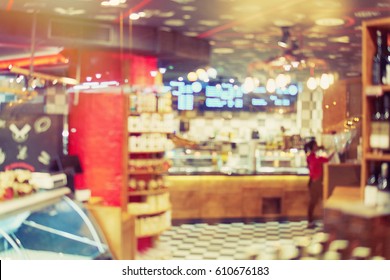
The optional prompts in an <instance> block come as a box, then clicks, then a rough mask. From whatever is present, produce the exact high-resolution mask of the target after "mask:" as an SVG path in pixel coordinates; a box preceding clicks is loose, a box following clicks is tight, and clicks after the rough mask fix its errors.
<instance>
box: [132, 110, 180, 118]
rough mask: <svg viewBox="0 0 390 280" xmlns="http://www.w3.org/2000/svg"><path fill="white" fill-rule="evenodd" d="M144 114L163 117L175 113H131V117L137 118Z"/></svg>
mask: <svg viewBox="0 0 390 280" xmlns="http://www.w3.org/2000/svg"><path fill="white" fill-rule="evenodd" d="M142 114H149V115H153V114H158V115H161V116H163V115H169V114H173V111H171V112H131V113H129V116H131V117H137V116H140V115H142Z"/></svg>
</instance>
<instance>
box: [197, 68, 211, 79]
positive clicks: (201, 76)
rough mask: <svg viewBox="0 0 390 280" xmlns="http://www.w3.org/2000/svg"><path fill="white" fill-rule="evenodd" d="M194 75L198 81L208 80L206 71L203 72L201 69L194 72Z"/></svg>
mask: <svg viewBox="0 0 390 280" xmlns="http://www.w3.org/2000/svg"><path fill="white" fill-rule="evenodd" d="M196 75H197V76H198V78H199V80H202V81H204V80H206V79H208V77H209V75H208V74H207V72H206V70H204V69H203V68H199V69H198V70H196Z"/></svg>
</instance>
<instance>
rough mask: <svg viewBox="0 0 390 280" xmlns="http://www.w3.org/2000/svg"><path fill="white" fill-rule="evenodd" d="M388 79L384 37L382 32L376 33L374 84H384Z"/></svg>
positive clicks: (373, 67) (373, 66) (373, 68)
mask: <svg viewBox="0 0 390 280" xmlns="http://www.w3.org/2000/svg"><path fill="white" fill-rule="evenodd" d="M385 77H386V58H385V56H384V55H383V37H382V31H381V30H377V31H376V52H375V55H374V58H373V63H372V84H373V85H381V84H383V81H384V78H385Z"/></svg>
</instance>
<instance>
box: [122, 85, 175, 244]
mask: <svg viewBox="0 0 390 280" xmlns="http://www.w3.org/2000/svg"><path fill="white" fill-rule="evenodd" d="M171 105H172V101H171V95H170V94H169V93H165V94H156V93H153V92H148V93H136V94H130V96H129V112H128V117H127V133H128V186H127V187H128V191H127V195H128V199H127V202H128V204H127V212H128V213H129V214H130V215H132V216H134V217H135V235H136V237H137V238H148V237H151V238H152V239H153V237H155V236H157V235H159V234H161V233H162V232H163V231H164V230H167V229H168V228H169V227H170V226H171V218H170V217H171V214H170V211H171V203H170V197H169V189H168V188H167V184H166V183H165V179H164V177H165V176H166V173H167V171H168V169H169V167H170V161H169V160H168V159H166V157H165V151H166V150H169V149H171V148H172V147H173V144H172V142H171V140H170V139H169V137H168V136H169V134H171V133H173V130H174V115H173V113H172V109H171Z"/></svg>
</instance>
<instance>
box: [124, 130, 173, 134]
mask: <svg viewBox="0 0 390 280" xmlns="http://www.w3.org/2000/svg"><path fill="white" fill-rule="evenodd" d="M171 133H173V132H172V131H153V130H151V131H129V134H171Z"/></svg>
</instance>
